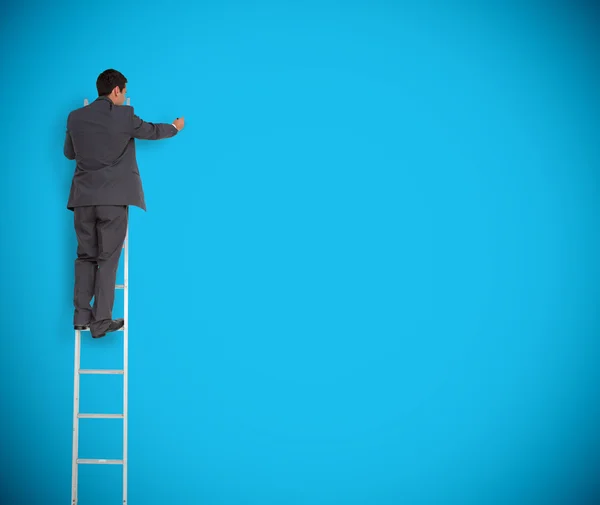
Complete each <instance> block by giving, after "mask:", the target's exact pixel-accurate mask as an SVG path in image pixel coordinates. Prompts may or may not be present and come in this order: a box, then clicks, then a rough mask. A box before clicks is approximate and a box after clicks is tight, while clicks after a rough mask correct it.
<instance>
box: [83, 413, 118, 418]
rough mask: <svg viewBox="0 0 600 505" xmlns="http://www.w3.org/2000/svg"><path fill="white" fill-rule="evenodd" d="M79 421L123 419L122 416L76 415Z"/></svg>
mask: <svg viewBox="0 0 600 505" xmlns="http://www.w3.org/2000/svg"><path fill="white" fill-rule="evenodd" d="M77 417H78V418H79V419H123V418H124V417H125V416H123V414H77Z"/></svg>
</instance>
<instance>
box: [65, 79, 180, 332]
mask: <svg viewBox="0 0 600 505" xmlns="http://www.w3.org/2000/svg"><path fill="white" fill-rule="evenodd" d="M96 88H97V90H98V98H97V99H96V100H95V101H93V102H92V103H90V104H89V105H87V106H85V107H82V108H79V109H76V110H74V111H72V112H71V113H70V114H69V116H68V119H67V132H66V138H65V145H64V154H65V156H66V157H67V158H68V159H70V160H76V168H75V173H74V175H73V181H72V183H71V191H70V194H69V199H68V203H67V208H68V209H69V210H71V211H73V214H74V222H75V233H76V235H77V244H78V245H77V259H76V260H75V293H74V300H73V303H74V305H75V314H74V318H73V324H74V327H75V329H76V330H86V329H88V328H89V330H90V332H91V334H92V337H94V338H100V337H104V336H105V335H106V334H107V333H109V332H112V331H116V330H119V329H121V328H122V327H123V325H124V320H123V319H114V320H113V318H112V310H113V305H114V298H115V282H116V278H117V267H118V264H119V258H120V256H121V250H122V248H123V242H124V240H125V234H126V231H127V220H128V215H129V206H130V205H134V206H136V207H139V208H141V209H143V210H146V203H145V200H144V191H143V188H142V181H141V178H140V173H139V170H138V165H137V161H136V155H135V139H145V140H160V139H166V138H169V137H173V136H175V135H177V133H178V132H179V131H181V130H182V129H183V127H184V119H183V117H182V118H177V119H176V120H175V121H173V123H172V124H168V123H149V122H146V121H143V120H142V119H140V118H139V117H138V116H136V115H135V113H134V110H133V107H129V106H127V105H125V106H124V105H123V103H124V102H125V96H126V93H127V79H126V78H125V77H124V76H123V74H121V73H120V72H118V71H116V70H113V69H108V70H105V71H104V72H102V73H101V74H100V75H99V76H98V79H97V81H96ZM92 298H94V305H93V307H92V306H90V303H91V301H92Z"/></svg>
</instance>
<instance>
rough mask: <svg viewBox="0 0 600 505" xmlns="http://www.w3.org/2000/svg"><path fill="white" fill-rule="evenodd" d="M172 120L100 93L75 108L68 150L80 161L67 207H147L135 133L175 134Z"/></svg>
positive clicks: (157, 136) (161, 136)
mask: <svg viewBox="0 0 600 505" xmlns="http://www.w3.org/2000/svg"><path fill="white" fill-rule="evenodd" d="M177 131H178V130H177V128H176V127H175V126H174V125H172V124H166V123H159V124H153V123H148V122H145V121H143V120H141V119H140V118H139V117H137V116H136V115H135V113H134V110H133V107H129V106H126V105H119V106H118V105H115V104H113V102H112V101H111V100H110V99H109V98H107V97H98V99H97V100H95V101H94V102H92V103H91V104H90V105H87V106H85V107H82V108H80V109H76V110H74V111H73V112H71V113H70V114H69V118H68V120H67V135H66V139H65V146H64V154H65V156H66V157H67V158H69V159H75V160H76V161H77V167H76V169H75V174H74V176H73V182H72V185H71V191H70V195H69V200H68V203H67V208H69V209H70V210H73V209H74V208H75V207H84V206H89V205H135V206H137V207H140V208H142V209H144V210H146V203H145V199H144V191H143V188H142V181H141V178H140V174H139V170H138V166H137V160H136V156H135V139H136V138H138V139H146V140H160V139H164V138H169V137H173V136H174V135H176V134H177Z"/></svg>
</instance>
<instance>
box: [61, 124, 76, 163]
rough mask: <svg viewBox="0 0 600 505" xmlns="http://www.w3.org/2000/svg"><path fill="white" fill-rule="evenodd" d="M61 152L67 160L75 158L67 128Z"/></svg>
mask: <svg viewBox="0 0 600 505" xmlns="http://www.w3.org/2000/svg"><path fill="white" fill-rule="evenodd" d="M63 153H64V155H65V157H66V158H67V159H68V160H74V159H75V149H74V148H73V139H72V138H71V134H70V133H69V130H67V132H66V134H65V145H64V147H63Z"/></svg>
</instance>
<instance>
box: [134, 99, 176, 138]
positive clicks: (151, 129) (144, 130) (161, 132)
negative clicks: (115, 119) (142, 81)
mask: <svg viewBox="0 0 600 505" xmlns="http://www.w3.org/2000/svg"><path fill="white" fill-rule="evenodd" d="M177 132H178V130H177V128H175V126H173V125H172V124H168V123H149V122H147V121H144V120H143V119H141V118H140V117H138V116H136V115H135V113H134V111H133V107H131V136H132V137H133V138H136V139H143V140H161V139H168V138H170V137H174V136H175V135H177Z"/></svg>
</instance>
